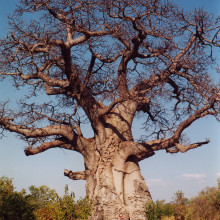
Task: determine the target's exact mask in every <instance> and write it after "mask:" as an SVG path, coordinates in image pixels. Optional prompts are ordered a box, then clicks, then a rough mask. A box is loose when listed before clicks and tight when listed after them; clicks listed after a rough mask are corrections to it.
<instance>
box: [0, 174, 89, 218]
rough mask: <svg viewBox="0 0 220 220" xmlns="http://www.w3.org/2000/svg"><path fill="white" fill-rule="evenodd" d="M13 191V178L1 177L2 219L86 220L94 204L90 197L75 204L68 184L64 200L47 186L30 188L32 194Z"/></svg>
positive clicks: (0, 202) (0, 210)
mask: <svg viewBox="0 0 220 220" xmlns="http://www.w3.org/2000/svg"><path fill="white" fill-rule="evenodd" d="M14 190H15V188H14V186H13V183H12V179H9V178H7V177H1V178H0V220H22V219H25V220H28V219H30V220H33V219H36V220H50V219H51V220H52V219H53V220H54V219H57V220H66V219H87V218H88V216H89V215H91V212H92V203H91V201H90V200H89V199H88V198H87V197H86V198H83V199H79V200H78V201H75V195H74V193H73V192H71V193H69V191H68V185H66V187H65V194H64V196H63V197H59V195H58V194H57V193H56V191H55V190H54V189H50V188H49V187H47V186H44V185H43V186H40V187H36V186H30V187H29V191H30V194H26V192H25V190H22V191H21V192H16V191H14Z"/></svg>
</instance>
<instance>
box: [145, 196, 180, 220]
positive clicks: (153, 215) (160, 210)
mask: <svg viewBox="0 0 220 220" xmlns="http://www.w3.org/2000/svg"><path fill="white" fill-rule="evenodd" d="M174 214H176V210H175V207H174V205H172V204H170V203H164V200H163V201H159V200H157V201H156V202H151V203H148V204H147V205H146V215H147V218H148V219H149V220H158V219H161V218H162V217H163V216H172V215H174Z"/></svg>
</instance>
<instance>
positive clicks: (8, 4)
mask: <svg viewBox="0 0 220 220" xmlns="http://www.w3.org/2000/svg"><path fill="white" fill-rule="evenodd" d="M176 2H177V3H178V4H180V5H181V6H182V7H184V8H188V9H190V8H193V7H198V6H203V7H204V8H205V9H207V10H209V11H210V12H213V13H215V14H217V13H218V12H219V11H220V2H219V0H193V1H192V0H177V1H176ZM17 3H18V0H7V1H6V0H1V1H0V36H4V35H5V33H6V30H7V27H8V26H7V17H6V15H7V14H8V13H11V12H12V10H13V8H14V7H15V4H17ZM22 95H23V93H22V91H16V90H15V88H13V87H12V86H11V84H10V82H9V81H4V82H2V83H0V100H1V101H2V100H7V99H9V100H11V101H12V103H13V102H14V101H16V98H17V97H19V96H22ZM139 128H140V125H139V123H134V127H133V130H134V135H135V136H136V137H138V135H139V134H140V130H139ZM187 133H188V135H189V136H190V138H191V140H192V142H193V141H203V140H204V139H206V138H210V140H211V143H209V144H208V145H205V146H203V147H201V148H197V149H195V150H191V151H189V152H187V153H186V154H181V153H180V154H174V155H170V154H166V153H165V152H158V153H156V155H155V156H154V157H151V158H149V159H147V160H145V161H142V162H141V163H140V167H141V170H142V174H143V177H144V178H145V180H146V182H147V184H148V186H149V188H150V191H151V194H152V197H153V199H154V200H156V199H166V200H167V201H169V200H170V199H171V198H172V196H173V194H174V193H175V192H176V191H177V190H182V191H183V192H184V193H185V195H186V196H187V197H192V196H194V195H196V193H197V192H198V191H200V190H202V189H203V188H205V187H206V186H214V185H216V179H217V176H218V175H219V176H220V124H219V123H218V122H216V121H215V119H214V118H211V117H208V118H205V119H201V120H200V121H198V122H196V123H195V124H193V125H192V126H191V127H190V128H189V129H188V130H187ZM88 135H89V134H88ZM24 146H25V145H24V143H23V142H22V141H20V140H19V139H18V138H16V135H15V134H12V133H6V137H5V138H3V139H2V140H0V176H3V175H6V176H8V177H9V178H14V184H15V186H16V188H17V190H20V189H22V188H28V187H29V186H31V185H36V186H40V185H47V186H50V187H51V188H55V189H56V190H57V192H58V193H60V194H62V193H63V192H64V186H65V184H69V187H70V189H71V190H72V191H74V192H75V194H76V197H77V198H79V197H80V196H85V181H72V180H69V179H68V178H66V177H64V175H63V171H64V169H71V170H73V171H81V170H83V169H84V164H83V158H82V156H81V155H80V154H78V153H76V152H72V151H64V150H61V149H52V150H50V151H46V152H44V153H42V154H38V155H35V156H29V157H26V156H25V154H24V151H23V150H24Z"/></svg>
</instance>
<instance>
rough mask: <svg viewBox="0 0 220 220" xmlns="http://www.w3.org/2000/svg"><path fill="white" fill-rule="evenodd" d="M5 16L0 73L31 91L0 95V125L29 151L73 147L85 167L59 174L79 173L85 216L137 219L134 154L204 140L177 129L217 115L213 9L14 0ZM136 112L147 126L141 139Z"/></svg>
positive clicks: (142, 193)
mask: <svg viewBox="0 0 220 220" xmlns="http://www.w3.org/2000/svg"><path fill="white" fill-rule="evenodd" d="M10 25H11V31H10V32H9V33H8V36H7V37H6V38H5V39H2V40H1V42H0V51H1V55H0V75H1V78H2V79H4V78H6V77H7V78H8V77H11V79H12V80H13V81H14V85H15V86H16V87H17V88H23V87H24V88H26V87H29V88H30V89H31V90H29V93H28V94H26V96H25V97H24V99H23V100H21V101H20V105H21V106H20V107H18V110H17V111H15V110H9V109H8V108H7V104H6V103H2V104H1V107H0V113H1V115H0V129H1V132H2V133H3V132H4V130H8V131H11V132H15V133H18V134H19V135H20V136H21V137H22V139H23V140H26V141H27V144H28V146H27V148H26V149H25V154H26V155H27V156H29V155H35V154H38V153H41V152H43V151H45V150H49V149H51V148H55V147H58V148H63V149H68V150H72V151H77V152H79V153H81V154H82V155H83V157H84V163H85V171H81V172H72V171H69V170H65V175H66V176H68V177H69V178H71V179H74V180H78V179H84V180H86V182H87V185H86V192H87V195H88V196H89V197H90V198H91V199H93V201H94V204H95V211H94V213H93V216H92V217H91V219H118V218H119V214H120V213H122V214H123V216H124V218H125V219H145V212H144V207H145V204H146V202H147V201H149V200H151V196H150V193H149V190H148V188H147V186H146V184H145V181H144V179H143V177H142V176H141V173H140V168H139V165H138V163H139V161H141V160H144V159H146V158H149V157H151V156H153V155H154V154H155V151H159V150H165V151H166V152H168V153H178V152H182V153H185V152H187V151H188V150H190V149H194V148H197V147H200V146H201V145H204V144H208V143H209V141H208V140H202V141H200V142H197V143H186V142H184V135H183V133H184V130H185V129H186V128H188V127H189V126H190V125H191V124H192V123H194V122H195V121H197V120H198V119H200V118H203V117H205V116H208V115H211V116H214V117H216V118H217V117H218V114H219V100H220V98H219V94H220V93H219V88H218V85H217V83H216V80H214V79H212V77H211V74H210V73H209V72H210V69H211V72H212V73H213V72H215V71H216V69H215V66H216V62H215V54H216V51H217V48H218V47H219V45H220V42H219V33H220V28H219V27H220V22H219V18H214V16H213V15H210V14H208V13H207V12H206V11H204V10H202V9H197V10H194V11H190V12H185V11H183V10H182V9H179V8H178V7H177V6H176V5H175V4H174V3H172V2H169V1H166V0H164V1H162V0H109V1H107V0H102V1H101V0H60V1H57V0H21V2H20V4H19V5H18V7H17V9H16V10H15V12H14V14H13V15H12V16H11V17H10ZM25 91H26V90H25ZM43 93H45V94H47V96H45V95H43ZM38 96H39V97H41V100H42V99H43V100H44V101H43V104H42V102H39V99H37V97H38ZM34 100H35V101H34ZM134 117H142V118H141V120H143V122H144V125H145V128H146V131H145V133H146V135H145V137H143V138H142V139H141V140H139V141H138V140H134V138H133V135H132V130H131V127H132V122H133V119H134ZM82 123H90V124H91V127H92V129H93V131H94V137H93V138H89V139H88V138H85V137H84V135H83V131H82V130H81V125H82Z"/></svg>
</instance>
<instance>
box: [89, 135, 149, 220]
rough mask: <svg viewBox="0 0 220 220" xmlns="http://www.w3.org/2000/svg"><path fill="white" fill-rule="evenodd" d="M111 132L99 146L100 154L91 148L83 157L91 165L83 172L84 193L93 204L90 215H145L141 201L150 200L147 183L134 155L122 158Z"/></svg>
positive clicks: (100, 217)
mask: <svg viewBox="0 0 220 220" xmlns="http://www.w3.org/2000/svg"><path fill="white" fill-rule="evenodd" d="M114 136H115V135H114V134H113V135H112V136H110V137H109V138H108V140H107V141H106V142H105V143H103V145H102V146H99V147H100V148H101V149H102V150H101V154H100V153H98V151H97V150H96V149H95V150H94V151H93V152H91V153H90V154H93V155H91V156H89V157H88V158H85V164H91V165H92V168H90V169H89V167H87V169H88V171H87V172H86V173H87V175H86V181H87V184H86V191H87V195H88V196H89V198H90V199H92V200H93V202H94V205H95V210H94V212H93V215H92V217H91V218H90V219H119V215H120V214H123V216H124V219H145V212H144V210H145V205H146V203H147V202H148V201H150V200H151V196H150V193H149V190H148V187H147V185H146V184H145V181H144V178H143V177H142V175H141V173H140V168H139V165H138V161H137V158H135V157H134V156H131V157H128V158H126V156H125V155H124V154H123V153H122V151H121V150H120V147H119V146H120V145H119V144H118V143H117V140H115V139H116V138H115V137H114ZM128 144H129V142H128ZM128 147H129V146H128ZM94 162H95V163H94Z"/></svg>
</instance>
